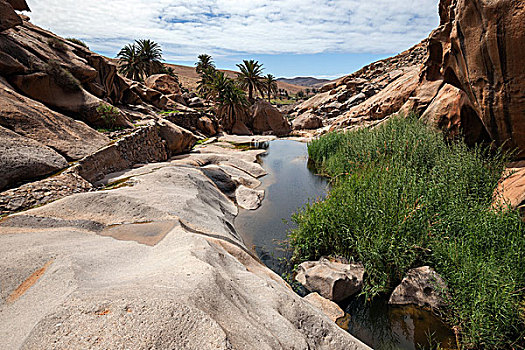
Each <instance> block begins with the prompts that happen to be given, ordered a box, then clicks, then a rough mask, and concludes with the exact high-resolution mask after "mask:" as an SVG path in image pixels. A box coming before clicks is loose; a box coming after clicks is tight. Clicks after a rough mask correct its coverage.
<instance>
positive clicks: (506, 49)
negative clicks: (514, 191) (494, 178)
mask: <svg viewBox="0 0 525 350" xmlns="http://www.w3.org/2000/svg"><path fill="white" fill-rule="evenodd" d="M439 8H440V16H441V25H440V27H439V28H438V29H436V30H435V31H434V32H433V33H432V34H431V36H430V40H429V57H428V61H427V63H426V68H425V72H424V73H425V75H426V78H427V79H428V80H437V79H444V81H445V83H448V84H451V85H453V86H455V87H457V88H459V89H461V90H463V91H464V92H465V94H466V95H467V96H468V99H469V100H470V103H471V105H472V109H473V113H471V112H469V113H470V115H469V116H467V117H468V118H472V114H474V115H475V117H476V118H478V119H479V121H478V122H474V124H475V125H477V126H478V129H479V131H478V132H479V133H480V134H479V135H471V137H472V138H473V139H476V138H479V137H482V136H483V135H482V134H484V133H485V134H488V135H489V136H490V139H491V140H494V141H496V143H497V144H503V143H504V142H507V144H508V145H509V146H510V147H513V148H514V147H517V148H518V149H519V150H520V153H519V156H520V157H524V156H525V89H524V88H523V87H524V86H525V69H524V57H525V34H524V33H525V3H524V2H523V1H514V0H492V1H489V0H468V1H467V0H441V3H440V7H439ZM465 118H466V117H465ZM479 124H481V125H482V126H483V127H479ZM462 127H463V129H464V130H465V131H466V132H467V133H468V132H470V131H469V130H468V129H469V128H470V125H469V124H466V125H462Z"/></svg>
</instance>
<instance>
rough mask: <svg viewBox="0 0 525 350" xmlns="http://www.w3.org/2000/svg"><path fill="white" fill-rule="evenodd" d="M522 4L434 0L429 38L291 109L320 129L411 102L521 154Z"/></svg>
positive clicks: (445, 124) (473, 136)
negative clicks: (435, 18) (434, 23)
mask: <svg viewBox="0 0 525 350" xmlns="http://www.w3.org/2000/svg"><path fill="white" fill-rule="evenodd" d="M524 7H525V4H524V3H523V2H522V1H515V0H473V1H467V0H441V2H440V4H439V14H440V18H441V21H440V26H439V27H438V28H437V29H436V30H434V31H433V32H432V33H431V34H430V36H429V38H428V39H426V40H424V41H423V42H422V43H421V44H419V45H416V46H415V47H413V48H411V49H410V50H408V51H406V52H403V53H401V54H400V55H398V56H396V57H393V58H390V59H387V60H383V61H379V62H376V63H373V64H371V65H369V66H366V67H364V68H363V69H361V70H359V71H358V72H355V73H353V74H351V75H349V76H346V77H344V78H341V79H339V80H338V81H336V82H334V83H330V84H328V85H325V86H324V87H323V88H322V89H321V92H322V93H321V94H318V95H316V96H315V97H313V98H311V99H310V100H308V101H306V102H304V103H302V104H301V105H299V106H297V107H296V109H295V111H294V113H293V115H295V116H298V117H302V119H303V120H304V119H308V118H314V117H320V118H321V119H323V122H324V125H325V129H324V130H321V132H322V131H325V130H328V129H331V130H335V129H349V128H353V127H361V126H368V125H374V124H377V123H379V122H381V120H383V119H384V118H388V117H389V116H391V115H393V114H396V113H397V112H399V111H402V112H405V113H408V112H409V111H411V110H414V111H416V112H418V113H419V115H421V117H422V118H423V119H424V120H426V121H427V122H428V123H430V124H432V125H434V126H436V127H439V128H441V129H443V130H445V131H446V132H447V133H448V134H450V135H451V136H457V135H459V134H463V135H464V137H465V140H466V141H467V143H469V144H473V143H476V142H482V141H487V142H491V141H494V142H495V143H496V144H497V145H503V144H505V145H506V147H507V148H509V149H510V148H517V149H518V157H524V156H525V139H524V135H523V130H525V129H524V126H525V124H524V123H525V119H524V118H525V89H524V88H523V87H524V86H525V81H524V79H525V69H524V68H523V67H524V66H525V65H524V60H525V58H524V57H525V56H524V54H525V52H524V50H525V34H524V32H525V30H524V23H525V9H524ZM301 124H302V123H301Z"/></svg>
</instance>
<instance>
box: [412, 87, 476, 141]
mask: <svg viewBox="0 0 525 350" xmlns="http://www.w3.org/2000/svg"><path fill="white" fill-rule="evenodd" d="M470 117H471V118H472V119H473V121H475V120H476V115H475V112H474V111H473V109H472V105H471V104H470V101H469V99H468V96H467V94H466V93H465V92H463V91H462V90H460V89H458V88H457V87H455V86H452V85H450V84H445V85H444V86H443V87H442V88H441V90H439V93H438V94H437V96H436V97H435V98H434V99H433V100H432V102H431V103H430V105H429V106H428V108H427V109H426V110H425V112H424V113H423V115H422V116H421V120H423V121H424V122H425V123H427V124H429V125H432V126H434V127H436V128H439V129H441V130H443V132H444V133H446V134H447V136H449V137H452V138H454V137H457V136H459V135H460V133H461V132H464V133H465V140H466V141H467V142H469V143H470V142H472V143H474V142H479V141H484V140H483V139H475V138H474V135H483V134H482V133H481V131H482V130H483V125H482V124H481V123H478V124H477V125H476V124H475V123H474V122H470V119H469V118H470ZM462 127H463V129H462Z"/></svg>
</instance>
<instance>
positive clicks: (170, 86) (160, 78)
mask: <svg viewBox="0 0 525 350" xmlns="http://www.w3.org/2000/svg"><path fill="white" fill-rule="evenodd" d="M144 83H145V85H146V86H147V87H148V88H150V89H155V90H157V91H160V92H162V93H163V94H164V95H178V94H180V87H179V83H178V82H177V80H176V79H175V78H174V77H172V76H170V75H168V74H155V75H152V76H149V77H148V78H147V79H146V81H145V82H144Z"/></svg>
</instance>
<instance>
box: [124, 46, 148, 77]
mask: <svg viewBox="0 0 525 350" xmlns="http://www.w3.org/2000/svg"><path fill="white" fill-rule="evenodd" d="M117 57H118V59H119V71H120V73H122V74H123V75H124V76H125V77H126V78H128V79H132V80H135V81H141V80H142V75H143V73H144V62H143V61H142V57H141V55H140V50H139V49H138V48H137V46H136V45H135V44H130V45H126V46H124V47H123V48H122V50H120V52H119V53H118V55H117Z"/></svg>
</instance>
